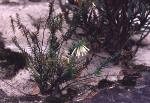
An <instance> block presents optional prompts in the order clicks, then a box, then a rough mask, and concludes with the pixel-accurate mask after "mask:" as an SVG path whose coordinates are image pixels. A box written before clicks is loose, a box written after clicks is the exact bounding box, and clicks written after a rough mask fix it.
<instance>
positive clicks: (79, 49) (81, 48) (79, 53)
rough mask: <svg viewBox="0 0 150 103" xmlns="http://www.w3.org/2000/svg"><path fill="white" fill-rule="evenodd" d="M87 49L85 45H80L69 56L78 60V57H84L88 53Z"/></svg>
mask: <svg viewBox="0 0 150 103" xmlns="http://www.w3.org/2000/svg"><path fill="white" fill-rule="evenodd" d="M88 51H89V48H87V47H86V46H85V45H80V46H79V47H76V48H75V49H74V50H73V52H72V53H71V55H75V56H77V57H78V58H79V57H80V56H84V55H86V54H87V53H88Z"/></svg>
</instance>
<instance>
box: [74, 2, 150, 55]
mask: <svg viewBox="0 0 150 103" xmlns="http://www.w3.org/2000/svg"><path fill="white" fill-rule="evenodd" d="M77 4H78V5H76V9H73V11H72V12H73V17H72V24H73V25H74V31H77V29H78V28H81V29H82V33H78V31H77V32H76V33H74V34H75V35H80V36H83V37H85V38H86V39H87V41H89V42H90V44H91V49H92V50H97V48H99V50H103V49H105V50H107V51H108V52H109V53H110V54H113V53H115V52H118V51H120V50H131V48H132V46H133V45H134V44H131V42H130V41H131V37H132V36H134V35H141V38H140V39H139V40H138V42H137V43H136V45H137V44H139V42H141V40H143V39H144V38H145V37H146V36H147V35H148V33H149V29H148V28H149V27H148V24H149V23H150V20H149V16H148V15H150V3H149V1H147V0H88V1H87V0H80V1H78V2H77ZM147 30H148V31H147ZM136 51H137V50H136Z"/></svg>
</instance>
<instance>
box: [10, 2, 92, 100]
mask: <svg viewBox="0 0 150 103" xmlns="http://www.w3.org/2000/svg"><path fill="white" fill-rule="evenodd" d="M53 3H54V2H50V5H49V16H48V18H47V19H46V21H45V26H44V28H43V26H42V28H41V26H40V23H39V25H36V26H35V29H36V30H35V31H31V30H29V29H28V28H27V27H26V26H25V25H24V24H23V23H22V22H21V18H20V16H19V15H18V14H16V18H12V17H11V24H12V29H13V31H14V32H15V31H16V29H19V30H20V31H21V34H22V36H24V37H25V39H26V42H27V45H28V47H29V50H30V52H31V53H30V54H29V53H28V52H27V51H26V50H25V49H24V47H21V46H20V44H19V42H18V41H17V38H16V37H14V38H13V39H12V41H13V42H14V44H15V45H16V46H17V47H18V48H19V50H20V51H21V52H22V53H23V55H24V56H25V57H26V62H27V69H28V70H29V71H30V72H31V73H32V76H33V77H34V80H35V82H36V83H37V84H38V86H39V89H40V93H41V94H43V95H45V94H46V95H50V96H51V97H58V98H59V99H60V98H61V99H62V101H63V100H65V99H67V100H72V99H73V98H74V97H76V96H79V95H78V94H81V93H82V92H81V89H79V88H80V87H84V85H87V84H86V83H85V81H86V78H87V76H85V78H84V77H82V76H81V73H82V72H83V71H84V70H86V67H87V65H88V63H89V62H90V61H89V58H86V60H85V61H80V60H79V57H81V56H84V55H86V54H87V53H88V51H89V49H88V48H87V47H86V42H85V41H84V39H81V40H77V41H74V42H73V44H72V46H71V47H70V48H68V52H69V53H68V54H65V55H64V53H63V52H65V51H61V49H62V48H63V46H62V45H63V43H64V42H65V41H67V39H66V38H64V36H62V37H59V38H61V40H60V39H58V37H57V33H58V32H59V33H63V32H61V31H62V29H63V27H62V24H63V22H64V18H63V14H61V13H60V14H57V15H56V14H55V13H54V9H53ZM16 27H17V28H16ZM41 29H43V32H42V34H41V32H40V30H41ZM45 29H48V33H49V36H48V37H47V36H46V33H45ZM68 31H72V30H71V28H69V30H68ZM68 33H70V32H66V34H68ZM40 35H42V38H40ZM62 35H64V34H62ZM44 40H46V41H44ZM66 51H67V50H66ZM90 87H91V86H89V88H90ZM64 92H65V93H64ZM85 93H86V92H85Z"/></svg>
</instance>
